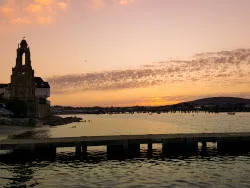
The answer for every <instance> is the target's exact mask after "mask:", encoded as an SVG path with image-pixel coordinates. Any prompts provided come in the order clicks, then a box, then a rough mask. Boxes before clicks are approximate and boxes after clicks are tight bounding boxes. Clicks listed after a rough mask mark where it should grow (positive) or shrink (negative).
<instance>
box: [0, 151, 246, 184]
mask: <svg viewBox="0 0 250 188" xmlns="http://www.w3.org/2000/svg"><path fill="white" fill-rule="evenodd" d="M143 155H144V156H143ZM89 157H90V158H89V159H88V160H85V161H80V160H75V157H74V154H73V153H71V152H61V153H60V152H59V153H58V154H57V157H56V159H55V160H54V161H30V162H2V163H0V187H249V186H250V179H249V177H250V153H248V154H247V153H246V154H242V155H236V156H235V155H228V156H226V155H224V156H223V155H217V154H214V155H209V156H202V155H197V156H179V157H172V158H169V157H161V155H160V150H155V151H154V153H153V156H152V157H147V155H146V151H142V152H141V156H140V157H137V158H133V159H122V160H107V159H106V157H105V153H102V152H99V153H98V152H93V153H91V152H90V153H89Z"/></svg>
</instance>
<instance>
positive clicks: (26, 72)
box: [10, 39, 35, 116]
mask: <svg viewBox="0 0 250 188" xmlns="http://www.w3.org/2000/svg"><path fill="white" fill-rule="evenodd" d="M24 55H25V58H24V59H25V63H24V64H23V56H24ZM10 99H16V100H22V101H25V103H26V104H27V110H28V114H30V113H32V111H33V110H35V109H34V108H35V82H34V70H33V69H32V66H31V60H30V48H29V46H28V44H27V42H26V40H24V39H23V40H22V41H21V43H20V45H19V44H18V48H17V57H16V66H15V67H14V68H12V75H11V84H10ZM29 116H31V115H29Z"/></svg>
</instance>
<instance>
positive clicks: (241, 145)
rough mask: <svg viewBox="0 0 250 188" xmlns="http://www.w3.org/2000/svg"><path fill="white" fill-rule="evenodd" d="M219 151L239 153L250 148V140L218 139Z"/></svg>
mask: <svg viewBox="0 0 250 188" xmlns="http://www.w3.org/2000/svg"><path fill="white" fill-rule="evenodd" d="M217 150H218V152H223V153H238V152H245V151H249V150H250V140H249V139H242V138H240V137H238V138H230V139H220V140H218V141H217Z"/></svg>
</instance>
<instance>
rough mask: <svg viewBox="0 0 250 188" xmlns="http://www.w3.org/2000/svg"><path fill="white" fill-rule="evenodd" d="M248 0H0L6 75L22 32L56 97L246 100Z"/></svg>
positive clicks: (140, 101) (72, 100)
mask: <svg viewBox="0 0 250 188" xmlns="http://www.w3.org/2000/svg"><path fill="white" fill-rule="evenodd" d="M249 7H250V1H249V0H237V1H236V0H204V1H203V0H0V35H1V45H0V50H1V58H0V83H9V82H10V74H11V68H12V67H13V66H14V65H15V58H16V48H17V45H18V43H20V41H21V40H22V38H23V37H26V40H27V42H28V44H29V46H30V49H31V61H32V66H33V69H34V70H35V76H41V77H43V78H44V80H46V81H49V83H50V85H51V97H50V100H51V102H52V104H53V105H73V106H96V105H99V106H127V105H164V104H172V103H176V102H181V101H187V100H193V99H197V98H203V97H211V96H235V97H244V98H250V11H249Z"/></svg>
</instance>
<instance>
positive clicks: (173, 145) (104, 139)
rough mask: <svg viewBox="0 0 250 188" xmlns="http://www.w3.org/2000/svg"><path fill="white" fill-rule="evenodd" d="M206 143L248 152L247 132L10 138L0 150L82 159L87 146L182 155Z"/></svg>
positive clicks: (1, 143) (249, 137) (114, 152)
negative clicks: (71, 152) (72, 151)
mask: <svg viewBox="0 0 250 188" xmlns="http://www.w3.org/2000/svg"><path fill="white" fill-rule="evenodd" d="M207 142H213V143H217V150H218V151H222V152H230V151H249V149H250V132H244V133H240V132H238V133H198V134H197V133H189V134H158V135H150V134H149V135H120V136H82V137H64V138H43V139H12V140H1V141H0V150H13V151H22V152H26V151H27V152H35V153H36V154H38V155H52V156H54V155H56V148H59V147H75V148H76V155H77V156H83V157H84V156H86V155H87V148H88V147H90V146H107V153H108V154H111V155H118V154H130V155H134V154H138V153H140V144H147V145H148V151H152V144H154V143H160V144H162V153H163V154H173V153H175V154H182V153H188V152H196V151H197V150H198V143H201V144H202V150H206V145H207Z"/></svg>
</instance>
